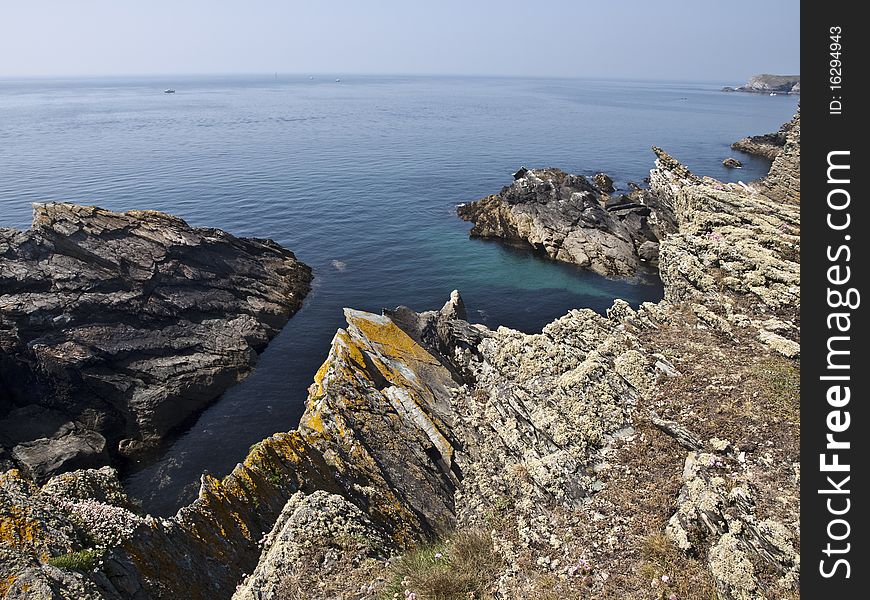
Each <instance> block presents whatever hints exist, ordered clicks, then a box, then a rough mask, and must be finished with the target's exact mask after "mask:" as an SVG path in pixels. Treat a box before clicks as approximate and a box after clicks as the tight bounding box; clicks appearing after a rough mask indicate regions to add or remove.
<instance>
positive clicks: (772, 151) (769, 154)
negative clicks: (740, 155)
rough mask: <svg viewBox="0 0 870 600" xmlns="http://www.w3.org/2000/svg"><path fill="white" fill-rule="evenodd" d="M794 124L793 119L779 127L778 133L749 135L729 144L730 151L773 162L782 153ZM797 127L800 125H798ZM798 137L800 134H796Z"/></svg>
mask: <svg viewBox="0 0 870 600" xmlns="http://www.w3.org/2000/svg"><path fill="white" fill-rule="evenodd" d="M796 122H797V121H796V120H795V119H792V120H791V121H789V122H788V123H785V124H784V125H783V126H782V127H780V128H779V131H777V132H775V133H765V134H763V135H750V136H748V137H745V138H741V139H739V140H737V141H736V142H734V143H733V144H731V149H732V150H739V151H740V152H745V153H746V154H752V155H753V156H760V157H761V158H766V159H767V160H769V161H774V160H776V157H777V156H779V154H780V152H782V148H783V146H785V143H786V140H787V139H788V135H789V132H790V131H791V130H792V129H793V128H794V127H795V124H796ZM797 126H798V127H799V126H800V125H799V124H798V125H797ZM798 135H800V132H798Z"/></svg>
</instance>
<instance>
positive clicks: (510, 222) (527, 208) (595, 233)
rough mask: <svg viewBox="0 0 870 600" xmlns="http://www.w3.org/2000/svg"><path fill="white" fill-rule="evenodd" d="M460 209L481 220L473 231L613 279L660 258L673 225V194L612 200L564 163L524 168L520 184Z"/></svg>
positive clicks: (634, 194) (644, 194) (637, 194)
mask: <svg viewBox="0 0 870 600" xmlns="http://www.w3.org/2000/svg"><path fill="white" fill-rule="evenodd" d="M601 184H602V185H603V184H606V182H603V181H602V182H601ZM457 213H458V214H459V216H460V217H462V218H463V219H465V220H466V221H472V222H473V223H474V227H472V229H471V235H472V236H475V237H494V238H500V239H502V240H506V241H508V242H514V243H519V244H523V245H531V246H532V247H534V248H536V249H538V250H541V251H543V252H545V253H546V254H547V256H549V257H550V258H552V259H554V260H559V261H563V262H568V263H573V264H576V265H578V266H580V267H583V268H586V269H589V270H591V271H594V272H596V273H599V274H601V275H605V276H611V277H630V276H633V275H635V274H636V272H637V270H638V268H639V267H640V266H641V264H642V262H650V263H652V264H656V257H657V247H658V243H659V240H660V239H661V238H662V237H664V234H665V233H666V232H668V231H670V230H671V229H672V227H673V214H672V211H671V209H670V206H668V204H667V200H666V199H663V198H660V197H658V196H656V195H655V194H652V193H649V192H644V191H643V190H639V191H636V192H632V193H631V194H630V195H623V196H620V197H618V198H611V197H610V196H608V195H606V194H604V193H603V192H602V190H601V189H600V188H599V186H597V185H593V184H591V183H590V182H589V181H587V180H586V178H585V177H582V176H579V175H569V174H567V173H564V172H563V171H560V170H558V169H535V170H528V169H525V170H521V171H518V172H517V174H516V175H514V182H513V184H511V185H510V186H507V187H505V188H503V189H502V190H501V192H499V193H498V194H495V195H492V196H487V197H486V198H483V199H481V200H477V201H475V202H471V203H469V204H463V205H460V206H459V207H458V209H457ZM641 248H643V251H642V252H641Z"/></svg>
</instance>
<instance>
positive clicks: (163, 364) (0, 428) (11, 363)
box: [0, 204, 311, 481]
mask: <svg viewBox="0 0 870 600" xmlns="http://www.w3.org/2000/svg"><path fill="white" fill-rule="evenodd" d="M310 280H311V270H310V269H309V268H308V267H307V266H305V265H303V264H302V263H301V262H299V261H298V260H296V258H295V256H294V255H293V253H292V252H289V251H288V250H285V249H284V248H282V247H280V246H279V245H278V244H276V243H275V242H272V241H270V240H257V239H243V238H236V237H234V236H232V235H230V234H228V233H225V232H223V231H220V230H217V229H205V228H193V227H190V226H189V225H188V224H187V223H185V222H184V221H182V220H181V219H179V218H176V217H173V216H170V215H166V214H162V213H158V212H153V211H130V212H126V213H115V212H110V211H107V210H103V209H100V208H96V207H88V206H77V205H71V204H35V205H34V209H33V225H32V227H31V228H30V229H29V230H26V231H19V230H14V229H0V443H2V446H3V455H2V456H0V461H2V462H3V463H4V464H5V465H6V466H11V465H15V466H18V467H20V468H22V469H24V470H25V471H26V472H28V473H29V474H30V475H32V476H33V477H34V478H35V479H36V480H37V481H43V480H45V479H46V478H48V477H50V476H51V475H53V474H55V473H59V472H62V471H65V470H70V469H75V468H81V467H88V466H99V465H103V464H107V463H109V462H112V461H113V460H114V459H116V458H117V457H119V456H126V457H129V456H136V455H140V454H141V453H142V452H144V451H147V450H148V449H150V448H153V447H154V446H156V445H157V444H159V442H160V440H161V439H162V438H163V436H165V435H166V434H167V433H168V432H170V431H172V429H173V428H174V427H176V426H178V425H179V424H180V423H182V422H183V421H184V420H185V419H186V418H188V417H189V416H190V415H192V414H193V413H195V412H196V411H198V410H200V409H202V408H203V407H204V406H206V405H207V404H208V403H209V402H211V401H212V400H214V399H215V398H216V397H218V396H219V395H220V394H221V393H222V392H223V391H224V390H225V389H226V388H227V387H229V386H230V385H232V384H234V383H236V382H237V381H239V380H240V379H241V378H243V377H244V376H245V375H246V374H247V373H248V372H249V371H250V370H251V368H252V366H253V364H254V362H255V361H256V358H257V353H258V352H260V351H262V350H263V349H264V348H265V346H266V344H267V343H268V342H269V340H270V339H271V338H272V337H273V336H275V335H276V334H277V333H278V331H280V329H281V327H282V326H283V325H284V324H285V323H286V321H287V319H289V318H290V316H291V315H293V313H295V312H296V311H297V310H298V309H299V308H300V306H301V305H302V301H303V299H304V298H305V295H306V294H307V292H308V290H309V282H310Z"/></svg>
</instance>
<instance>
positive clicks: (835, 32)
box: [801, 2, 870, 599]
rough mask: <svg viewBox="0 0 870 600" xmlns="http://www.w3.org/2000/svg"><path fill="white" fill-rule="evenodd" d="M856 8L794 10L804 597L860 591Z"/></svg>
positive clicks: (863, 364)
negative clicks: (797, 34) (797, 16)
mask: <svg viewBox="0 0 870 600" xmlns="http://www.w3.org/2000/svg"><path fill="white" fill-rule="evenodd" d="M860 6H862V5H860V4H857V3H846V2H804V4H803V6H802V7H801V222H802V224H803V227H802V236H801V246H802V248H801V259H802V260H801V302H802V307H801V308H802V310H801V597H803V598H809V599H816V598H832V599H833V598H836V599H850V598H867V597H868V594H870V563H868V562H867V550H866V549H867V547H868V545H870V532H868V530H867V526H866V523H867V511H868V510H870V500H868V493H867V491H866V490H868V489H870V468H868V463H870V444H868V441H870V414H868V410H867V404H868V398H867V383H866V382H867V379H868V377H870V365H867V359H866V357H867V356H868V351H870V347H868V344H870V339H868V338H867V337H865V336H866V327H865V324H866V321H867V319H866V316H865V313H866V311H867V307H866V306H865V305H864V304H865V303H870V296H865V295H864V294H863V292H865V291H866V290H867V268H866V263H865V261H867V260H868V257H870V254H868V251H867V239H868V237H870V234H868V227H870V220H868V219H870V218H868V217H867V216H866V213H867V211H866V210H864V206H863V205H864V204H865V203H866V202H867V199H866V198H865V190H866V186H867V182H866V181H865V180H864V178H865V177H870V173H868V165H867V151H866V146H867V144H866V143H864V144H860V143H859V137H860V136H861V135H862V133H861V132H862V129H864V126H863V120H864V119H863V118H862V117H863V113H864V112H865V109H864V102H865V100H864V98H863V95H862V94H861V92H862V91H863V89H862V88H863V87H864V86H863V85H861V79H863V77H865V73H866V71H867V65H866V63H865V62H864V61H865V60H866V59H867V57H868V56H870V54H868V47H867V37H868V36H867V33H866V25H865V23H864V22H863V19H861V18H860V17H859V15H858V7H860Z"/></svg>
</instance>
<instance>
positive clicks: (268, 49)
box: [0, 0, 800, 84]
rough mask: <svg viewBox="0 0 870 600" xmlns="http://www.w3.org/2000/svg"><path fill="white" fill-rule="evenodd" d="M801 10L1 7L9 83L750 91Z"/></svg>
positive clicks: (675, 3) (65, 0) (785, 2)
mask: <svg viewBox="0 0 870 600" xmlns="http://www.w3.org/2000/svg"><path fill="white" fill-rule="evenodd" d="M799 24H800V2H799V0H749V1H747V0H729V1H727V2H722V1H715V2H714V1H709V0H594V1H589V2H587V1H585V0H562V1H555V0H524V1H514V0H501V1H495V0H463V1H457V0H438V1H430V2H423V1H420V0H366V1H364V0H358V1H352V0H332V1H331V0H308V1H306V2H301V1H298V0H245V1H240V0H147V1H146V0H142V1H140V0H25V1H20V0H0V77H28V76H34V77H42V76H80V75H162V74H230V73H234V74H243V73H272V72H280V73H287V74H290V73H299V74H307V73H323V74H336V75H351V74H440V75H493V76H542V77H590V78H614V79H660V80H679V81H717V82H722V83H723V84H734V83H742V82H744V81H745V80H746V79H747V78H748V77H749V76H750V75H752V74H755V73H776V74H796V73H799V72H800V60H799V58H800V57H799V54H800V53H799V48H800V31H799Z"/></svg>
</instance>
